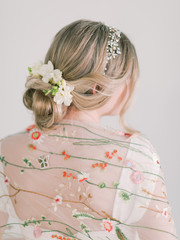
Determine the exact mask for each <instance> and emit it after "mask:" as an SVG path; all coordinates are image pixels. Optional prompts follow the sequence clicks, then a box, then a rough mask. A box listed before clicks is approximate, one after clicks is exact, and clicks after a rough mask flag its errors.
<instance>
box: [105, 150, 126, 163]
mask: <svg viewBox="0 0 180 240" xmlns="http://www.w3.org/2000/svg"><path fill="white" fill-rule="evenodd" d="M116 154H117V150H116V149H114V150H113V151H112V153H111V155H110V153H109V152H106V153H105V156H106V157H107V158H109V159H112V157H113V156H115V155H116ZM118 159H119V160H120V161H121V160H122V157H120V156H118Z"/></svg>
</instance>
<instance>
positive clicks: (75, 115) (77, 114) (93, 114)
mask: <svg viewBox="0 0 180 240" xmlns="http://www.w3.org/2000/svg"><path fill="white" fill-rule="evenodd" d="M64 119H73V120H78V121H82V122H94V123H98V124H100V116H99V114H98V111H97V110H88V111H86V110H75V109H74V108H70V109H69V111H68V112H67V114H66V115H65V117H64Z"/></svg>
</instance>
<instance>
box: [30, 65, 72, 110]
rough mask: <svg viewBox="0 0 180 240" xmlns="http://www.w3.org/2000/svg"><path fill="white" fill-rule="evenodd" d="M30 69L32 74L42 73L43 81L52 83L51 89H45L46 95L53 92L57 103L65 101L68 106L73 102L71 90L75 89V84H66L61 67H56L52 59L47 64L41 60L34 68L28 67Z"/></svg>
mask: <svg viewBox="0 0 180 240" xmlns="http://www.w3.org/2000/svg"><path fill="white" fill-rule="evenodd" d="M28 70H29V74H30V75H31V76H32V75H40V76H41V78H42V81H44V82H46V83H49V84H51V85H52V88H51V89H50V90H43V92H45V95H48V94H49V93H50V92H51V93H52V95H53V96H54V101H55V102H56V103H57V104H62V103H64V104H65V105H66V106H69V105H70V104H71V102H72V97H73V95H72V94H70V92H71V91H73V89H74V86H67V85H66V81H65V79H63V78H62V72H61V71H60V70H59V69H54V66H53V64H52V62H51V61H48V63H47V64H43V63H42V61H39V62H37V63H36V64H35V65H34V66H33V67H32V68H30V67H28Z"/></svg>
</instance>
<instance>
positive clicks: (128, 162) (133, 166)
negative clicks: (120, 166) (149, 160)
mask: <svg viewBox="0 0 180 240" xmlns="http://www.w3.org/2000/svg"><path fill="white" fill-rule="evenodd" d="M124 165H125V166H126V167H130V168H133V169H134V168H135V167H136V165H135V164H134V163H133V161H131V160H126V161H125V162H124Z"/></svg>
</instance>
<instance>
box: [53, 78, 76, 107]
mask: <svg viewBox="0 0 180 240" xmlns="http://www.w3.org/2000/svg"><path fill="white" fill-rule="evenodd" d="M73 89H74V86H66V82H65V81H64V79H63V80H62V85H60V86H59V89H58V92H57V93H56V95H55V96H54V101H55V102H56V103H57V104H62V103H63V102H64V104H65V105H66V106H69V105H70V104H71V102H72V97H73V96H72V94H70V92H71V91H72V90H73Z"/></svg>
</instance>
